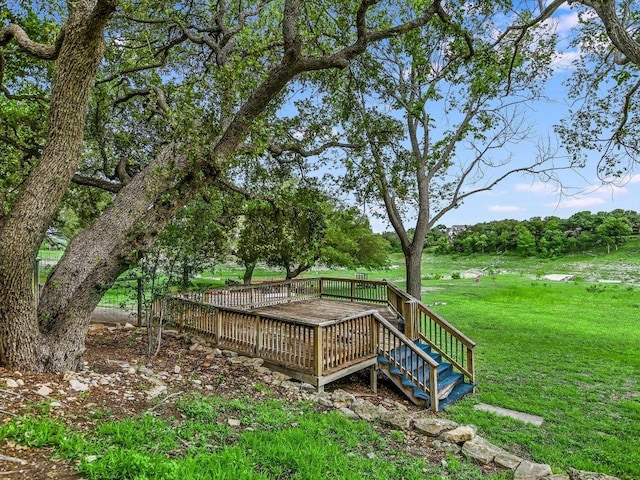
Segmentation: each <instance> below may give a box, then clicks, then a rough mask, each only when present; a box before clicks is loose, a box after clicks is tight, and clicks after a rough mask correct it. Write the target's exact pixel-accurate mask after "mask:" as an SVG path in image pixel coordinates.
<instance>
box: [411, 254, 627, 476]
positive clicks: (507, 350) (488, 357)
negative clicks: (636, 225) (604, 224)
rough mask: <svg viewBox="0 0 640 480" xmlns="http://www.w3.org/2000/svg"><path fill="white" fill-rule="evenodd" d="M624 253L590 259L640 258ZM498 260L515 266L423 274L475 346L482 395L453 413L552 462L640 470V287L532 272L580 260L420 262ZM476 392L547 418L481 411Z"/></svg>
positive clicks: (468, 262) (431, 264) (435, 261)
mask: <svg viewBox="0 0 640 480" xmlns="http://www.w3.org/2000/svg"><path fill="white" fill-rule="evenodd" d="M628 253H629V252H620V253H619V255H618V257H619V258H616V256H612V257H610V258H609V259H606V258H605V259H601V258H600V259H597V261H594V259H593V257H589V259H588V261H589V262H590V265H591V268H592V269H594V270H595V271H596V273H597V270H598V269H600V268H602V269H603V270H604V271H605V272H608V274H609V275H610V274H611V269H610V268H609V267H610V266H611V264H612V262H618V261H621V260H620V258H622V260H623V261H624V262H626V263H629V262H631V264H632V265H637V266H639V267H640V263H639V256H635V257H634V256H629V255H627V254H628ZM497 260H500V261H501V262H502V268H505V267H509V266H511V267H513V268H507V269H508V270H511V271H512V272H513V273H509V274H499V275H498V276H497V277H496V279H495V280H492V279H490V278H488V277H485V278H483V279H482V280H481V281H480V282H479V283H474V282H473V281H472V280H465V279H458V280H429V281H425V282H424V283H423V285H424V286H425V287H427V292H426V294H425V297H424V301H425V302H426V303H430V304H436V305H435V306H434V309H435V310H436V311H437V312H438V313H439V314H441V315H442V316H443V317H444V318H446V319H447V320H449V321H450V322H451V323H453V324H454V325H455V326H456V327H458V328H459V329H461V330H462V331H463V332H465V333H466V334H467V335H469V336H470V337H471V338H473V339H474V340H475V341H476V342H477V344H478V347H477V348H476V373H477V383H478V388H477V395H474V396H471V397H467V398H466V399H464V400H463V401H462V402H460V403H459V404H458V405H456V406H454V407H451V408H450V409H449V410H448V412H447V414H448V415H449V416H450V417H452V418H453V419H454V420H457V421H459V422H465V423H473V424H476V425H478V426H479V427H480V431H481V432H482V433H483V434H484V435H485V436H486V437H488V438H489V439H490V440H491V441H493V442H495V443H497V444H500V445H502V446H504V447H506V448H507V449H509V450H511V451H513V452H515V453H521V454H523V455H526V456H530V457H532V458H533V459H534V460H535V461H538V462H544V463H549V464H551V465H552V466H553V467H554V468H555V469H564V468H567V467H575V468H578V469H583V470H594V471H600V472H604V473H609V474H612V475H617V476H620V477H622V478H627V479H637V478H640V448H638V438H640V356H639V355H638V354H639V353H640V287H638V286H631V285H625V284H602V283H589V282H584V281H575V282H573V281H572V282H550V281H547V280H536V279H535V277H538V276H540V270H542V272H543V274H546V273H563V272H565V273H570V272H572V271H574V270H575V269H576V268H577V267H578V266H579V264H580V263H582V262H584V261H586V260H585V259H576V258H565V259H560V260H553V261H544V260H543V261H540V260H536V259H528V260H522V259H520V260H518V261H517V262H516V261H514V260H513V259H506V260H505V259H496V258H491V257H480V258H471V257H467V258H459V259H455V258H451V257H449V258H443V257H425V270H426V271H429V269H433V270H432V271H434V272H440V273H444V271H449V272H451V271H463V270H464V269H465V268H472V267H473V266H475V267H477V266H478V265H480V266H483V265H484V264H486V263H490V262H492V261H497ZM509 263H511V265H509ZM474 264H475V265H474ZM603 267H604V268H603ZM561 269H562V272H561V271H560V270H561ZM596 276H598V275H596ZM480 402H483V403H490V404H493V405H497V406H501V407H504V408H510V409H514V410H519V411H523V412H527V413H532V414H536V415H540V416H542V417H544V423H543V425H542V426H541V427H535V426H528V425H525V424H523V423H521V422H518V421H515V420H510V419H505V418H501V417H497V416H495V415H492V414H489V413H484V412H478V411H475V410H474V409H473V405H475V404H477V403H480Z"/></svg>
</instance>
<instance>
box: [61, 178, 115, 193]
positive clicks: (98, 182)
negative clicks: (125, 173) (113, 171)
mask: <svg viewBox="0 0 640 480" xmlns="http://www.w3.org/2000/svg"><path fill="white" fill-rule="evenodd" d="M72 181H73V183H75V184H76V185H84V186H86V187H95V188H99V189H100V190H105V191H107V192H111V193H118V192H119V191H120V190H122V187H123V186H124V185H123V184H121V183H113V182H110V181H108V180H102V179H100V178H94V177H86V176H84V175H79V174H75V175H74V176H73V179H72Z"/></svg>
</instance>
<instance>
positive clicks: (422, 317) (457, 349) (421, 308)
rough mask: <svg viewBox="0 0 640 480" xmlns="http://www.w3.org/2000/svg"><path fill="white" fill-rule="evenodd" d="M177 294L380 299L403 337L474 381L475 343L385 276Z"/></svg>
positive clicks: (250, 301) (226, 300) (248, 299)
mask: <svg viewBox="0 0 640 480" xmlns="http://www.w3.org/2000/svg"><path fill="white" fill-rule="evenodd" d="M181 297H182V298H185V299H189V300H193V301H196V302H204V303H209V304H212V305H215V306H218V307H228V308H234V307H235V308H242V309H251V308H257V307H261V306H268V305H277V304H282V303H290V302H294V301H302V300H310V299H314V298H334V299H340V300H348V301H352V302H365V303H374V304H383V305H384V304H386V305H388V306H389V307H390V308H391V309H392V310H394V312H395V313H396V314H397V315H398V317H399V318H400V319H401V323H404V331H405V334H406V336H407V337H408V338H413V339H420V340H422V341H423V342H425V343H426V344H428V345H429V346H430V347H431V348H432V349H433V350H434V351H435V352H437V353H439V354H440V355H442V357H443V358H445V359H446V360H447V361H448V362H450V363H451V364H452V365H453V366H454V368H456V369H457V370H458V371H460V372H461V373H462V374H464V375H465V377H467V378H468V380H469V381H470V382H471V383H475V372H474V362H473V349H474V347H475V342H473V340H471V339H470V338H469V337H467V336H466V335H464V334H463V333H462V332H460V331H459V330H458V329H456V328H455V327H454V326H453V325H451V324H450V323H449V322H447V321H446V320H445V319H443V318H442V317H440V316H439V315H438V314H436V313H435V312H433V311H432V310H431V309H430V308H428V307H427V306H426V305H424V304H423V303H422V302H421V301H419V300H418V299H415V298H414V297H412V296H411V295H409V294H408V293H406V292H404V291H402V290H401V289H400V288H398V287H397V286H396V285H394V284H393V283H391V282H388V281H376V280H364V279H348V278H330V277H322V278H308V279H307V278H305V279H295V280H290V281H286V282H274V283H264V284H258V285H250V286H243V287H232V288H227V289H219V290H213V291H211V292H204V293H202V292H196V293H185V294H181ZM236 318H238V319H239V318H240V317H236ZM265 318H266V317H265ZM228 328H232V327H228ZM282 328H284V327H282ZM336 338H337V337H336ZM238 342H239V340H238V341H236V343H238ZM343 347H344V346H343ZM296 355H299V354H296ZM323 368H324V367H323ZM328 368H334V367H332V366H329V367H328Z"/></svg>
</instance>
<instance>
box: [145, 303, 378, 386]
mask: <svg viewBox="0 0 640 480" xmlns="http://www.w3.org/2000/svg"><path fill="white" fill-rule="evenodd" d="M153 310H154V311H153V315H154V316H155V317H160V316H161V315H162V317H163V318H164V319H165V321H166V322H168V323H173V324H175V325H176V326H177V327H178V328H179V329H181V330H187V331H193V332H197V333H198V334H200V335H202V336H203V337H205V338H208V339H210V340H211V341H212V343H214V344H215V345H217V346H218V347H221V348H229V349H231V350H234V351H237V352H239V353H244V354H247V355H254V356H257V357H260V358H263V359H264V360H266V361H269V362H272V363H275V364H278V365H282V366H284V367H288V368H292V369H295V370H296V371H298V372H301V373H306V374H310V375H316V376H318V377H321V376H326V375H329V374H331V373H334V372H336V371H339V370H341V369H343V368H345V367H347V366H349V365H352V364H354V363H357V362H359V361H363V360H366V359H371V358H374V357H375V354H376V352H377V346H376V344H375V343H374V342H373V336H372V332H373V330H372V321H373V313H374V311H368V312H363V313H361V314H359V315H356V316H352V317H348V318H343V319H339V320H332V321H328V322H323V323H320V324H315V325H311V324H308V323H305V322H300V321H296V320H295V319H289V318H279V317H276V316H273V315H265V314H257V313H253V312H249V311H246V310H242V309H238V308H232V307H220V306H214V305H207V304H203V303H200V302H196V301H193V300H187V299H184V298H177V297H168V296H167V297H157V298H156V299H155V301H154V304H153Z"/></svg>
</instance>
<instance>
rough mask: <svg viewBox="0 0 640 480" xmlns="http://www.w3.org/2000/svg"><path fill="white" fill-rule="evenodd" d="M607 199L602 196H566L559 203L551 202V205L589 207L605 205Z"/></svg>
mask: <svg viewBox="0 0 640 480" xmlns="http://www.w3.org/2000/svg"><path fill="white" fill-rule="evenodd" d="M605 203H607V201H606V200H605V199H604V198H602V197H582V198H577V197H575V198H566V199H564V200H561V201H559V202H558V203H550V204H548V206H549V207H555V208H558V209H562V208H588V207H595V206H596V205H604V204H605Z"/></svg>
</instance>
